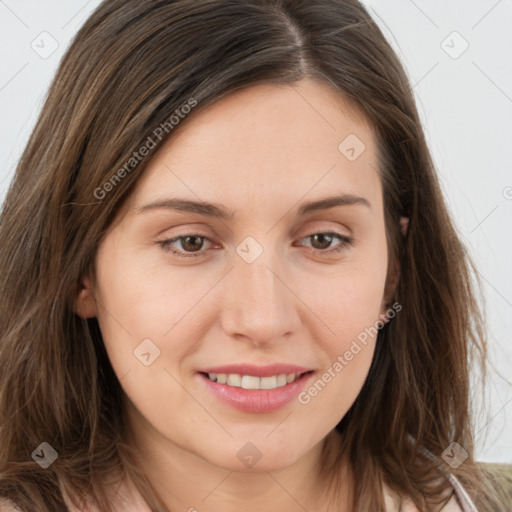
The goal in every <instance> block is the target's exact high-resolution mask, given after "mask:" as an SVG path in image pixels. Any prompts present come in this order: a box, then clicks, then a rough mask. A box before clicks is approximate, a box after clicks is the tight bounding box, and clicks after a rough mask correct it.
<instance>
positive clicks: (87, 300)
mask: <svg viewBox="0 0 512 512" xmlns="http://www.w3.org/2000/svg"><path fill="white" fill-rule="evenodd" d="M73 311H74V312H75V313H76V314H77V315H78V316H80V317H81V318H84V319H85V318H92V317H94V316H96V315H97V308H96V301H95V300H94V296H93V292H92V288H91V280H90V279H89V277H87V276H86V277H84V278H83V279H82V289H81V290H80V293H79V294H78V297H77V298H76V299H75V302H74V304H73Z"/></svg>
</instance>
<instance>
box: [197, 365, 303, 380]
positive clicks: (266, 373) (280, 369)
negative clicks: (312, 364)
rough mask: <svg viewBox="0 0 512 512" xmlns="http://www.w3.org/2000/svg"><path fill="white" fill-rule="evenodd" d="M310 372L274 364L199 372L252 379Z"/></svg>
mask: <svg viewBox="0 0 512 512" xmlns="http://www.w3.org/2000/svg"><path fill="white" fill-rule="evenodd" d="M309 371H312V370H311V369H310V368H304V367H303V366H297V365H294V364H285V363H274V364H269V365H266V366H255V365H253V364H246V363H242V364H226V365H222V366H215V367H211V368H204V369H202V370H199V372H201V373H217V374H219V373H226V374H230V373H232V374H238V375H253V376H254V377H271V376H273V375H281V374H283V373H285V374H287V375H288V374H290V373H298V374H302V373H306V372H309Z"/></svg>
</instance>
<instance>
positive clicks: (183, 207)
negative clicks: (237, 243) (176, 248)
mask: <svg viewBox="0 0 512 512" xmlns="http://www.w3.org/2000/svg"><path fill="white" fill-rule="evenodd" d="M359 204H360V205H364V206H366V207H368V208H371V205H370V202H369V201H368V200H367V199H365V198H364V197H359V196H355V195H351V194H342V195H339V196H332V197H326V198H323V199H318V200H316V201H311V202H309V203H305V204H303V205H301V206H300V207H299V209H298V212H297V213H298V215H299V216H303V215H306V214H308V213H312V212H317V211H321V210H330V209H331V208H336V207H338V206H350V205H359ZM161 208H165V209H170V210H177V211H181V212H188V213H197V214H199V215H205V216H207V217H214V218H219V219H223V220H232V219H234V218H235V213H234V212H233V211H232V210H229V209H227V208H225V207H224V206H222V205H220V204H215V203H207V202H204V201H192V200H189V199H180V198H169V199H161V200H157V201H153V202H151V203H149V204H146V205H144V206H139V207H137V208H136V210H137V212H138V213H146V212H148V211H151V210H155V209H161Z"/></svg>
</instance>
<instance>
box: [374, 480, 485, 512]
mask: <svg viewBox="0 0 512 512" xmlns="http://www.w3.org/2000/svg"><path fill="white" fill-rule="evenodd" d="M384 500H385V505H386V512H398V511H400V512H421V510H420V509H419V508H417V507H416V505H415V504H414V503H413V502H412V501H411V500H410V499H407V498H406V499H405V500H404V501H403V502H400V500H399V499H398V497H397V496H396V495H394V494H393V493H392V492H391V490H390V489H389V488H388V487H387V486H384ZM437 512H476V509H473V508H467V507H463V506H461V504H460V502H459V499H458V497H457V493H456V492H454V493H453V494H452V496H451V498H450V499H449V501H448V502H447V503H445V504H444V505H443V506H442V507H441V508H439V509H437Z"/></svg>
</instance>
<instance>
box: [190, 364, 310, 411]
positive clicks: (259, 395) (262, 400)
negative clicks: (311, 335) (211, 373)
mask: <svg viewBox="0 0 512 512" xmlns="http://www.w3.org/2000/svg"><path fill="white" fill-rule="evenodd" d="M198 375H199V376H200V377H201V379H202V380H203V381H204V382H205V383H206V385H207V386H208V389H209V390H210V391H211V392H212V393H213V394H214V395H215V396H217V398H219V399H220V400H222V401H223V402H225V403H227V404H229V405H231V406H233V407H235V408H236V409H239V410H241V411H243V412H251V413H269V412H274V411H277V410H278V409H280V408H281V407H284V406H285V405H287V404H289V403H290V402H292V401H293V400H294V398H296V397H297V395H298V394H299V393H300V392H301V390H302V389H303V388H304V387H305V385H306V383H307V382H308V381H309V380H310V379H311V377H312V376H313V373H306V374H304V375H302V376H301V377H299V378H298V379H297V380H294V381H293V382H292V383H290V384H286V386H281V387H279V388H275V389H244V388H237V387H233V386H228V385H226V384H219V383H218V382H213V381H211V380H210V379H209V378H208V377H207V376H206V375H204V374H202V373H200V374H198Z"/></svg>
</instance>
